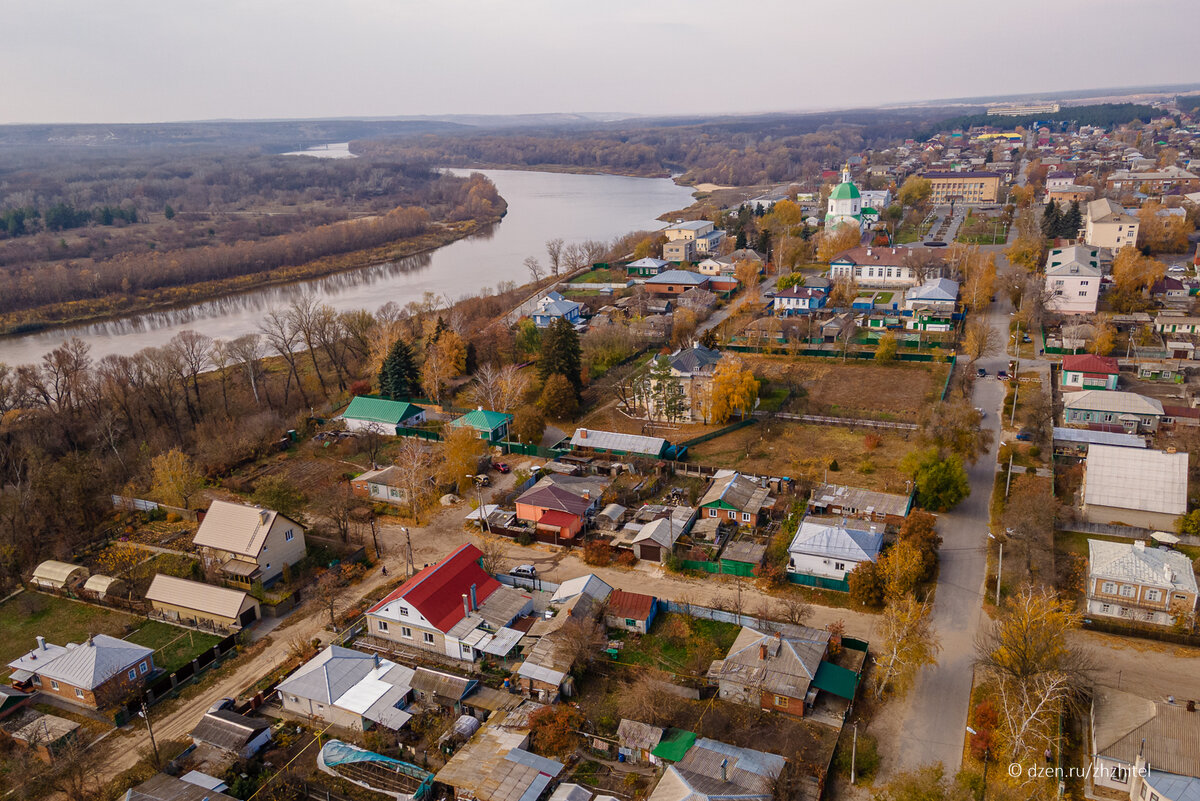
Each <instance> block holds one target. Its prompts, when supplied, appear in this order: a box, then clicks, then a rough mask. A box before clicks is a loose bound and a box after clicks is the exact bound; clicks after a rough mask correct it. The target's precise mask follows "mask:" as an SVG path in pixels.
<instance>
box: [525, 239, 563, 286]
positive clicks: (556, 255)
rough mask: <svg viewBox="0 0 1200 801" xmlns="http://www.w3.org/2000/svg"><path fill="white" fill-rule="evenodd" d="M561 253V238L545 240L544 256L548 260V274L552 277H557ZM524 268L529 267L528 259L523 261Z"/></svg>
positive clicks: (560, 263) (560, 265)
mask: <svg viewBox="0 0 1200 801" xmlns="http://www.w3.org/2000/svg"><path fill="white" fill-rule="evenodd" d="M562 252H563V240H562V237H556V238H554V239H547V240H546V256H547V257H548V258H549V259H550V272H551V273H553V274H554V275H558V271H559V269H560V268H561V267H562ZM530 258H532V256H531V257H530ZM525 266H527V267H528V266H529V259H526V260H525ZM535 280H536V279H535Z"/></svg>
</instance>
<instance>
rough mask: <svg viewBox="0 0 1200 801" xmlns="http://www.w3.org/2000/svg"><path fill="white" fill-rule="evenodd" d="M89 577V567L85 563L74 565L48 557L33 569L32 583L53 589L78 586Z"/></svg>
mask: <svg viewBox="0 0 1200 801" xmlns="http://www.w3.org/2000/svg"><path fill="white" fill-rule="evenodd" d="M87 577H88V569H87V568H86V567H84V566H83V565H73V564H71V563H70V562H57V561H55V560H53V559H47V560H46V561H45V562H42V563H41V564H40V565H38V566H37V567H35V568H34V569H33V577H32V578H31V579H30V583H32V584H33V585H35V586H37V587H45V588H46V589H51V590H61V589H66V588H74V587H78V586H79V585H80V584H82V583H83V582H84V580H85V579H86V578H87Z"/></svg>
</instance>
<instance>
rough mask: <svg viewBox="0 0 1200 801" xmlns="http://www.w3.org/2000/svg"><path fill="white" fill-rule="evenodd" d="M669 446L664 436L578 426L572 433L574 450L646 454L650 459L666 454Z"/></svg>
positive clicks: (625, 454)
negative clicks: (623, 432)
mask: <svg viewBox="0 0 1200 801" xmlns="http://www.w3.org/2000/svg"><path fill="white" fill-rule="evenodd" d="M669 447H670V446H669V443H668V442H667V441H666V440H665V439H663V438H662V437H643V436H640V435H638V434H622V433H619V432H616V431H597V430H596V429H594V428H577V429H575V433H574V434H572V435H571V449H572V450H578V451H584V452H593V453H606V454H611V455H613V456H645V457H648V458H650V459H661V458H663V457H664V456H665V455H666V452H667V449H668V448H669Z"/></svg>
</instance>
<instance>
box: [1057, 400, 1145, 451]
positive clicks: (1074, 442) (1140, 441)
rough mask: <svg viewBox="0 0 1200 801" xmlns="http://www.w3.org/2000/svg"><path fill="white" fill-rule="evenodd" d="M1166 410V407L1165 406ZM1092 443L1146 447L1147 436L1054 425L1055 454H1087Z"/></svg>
mask: <svg viewBox="0 0 1200 801" xmlns="http://www.w3.org/2000/svg"><path fill="white" fill-rule="evenodd" d="M1163 411H1164V412H1165V411H1166V407H1165V406H1164V407H1163ZM1092 445H1113V446H1115V447H1118V448H1145V447H1146V438H1145V437H1142V436H1138V435H1137V434H1118V433H1116V432H1115V431H1091V430H1087V429H1080V428H1059V427H1058V426H1055V427H1054V455H1055V456H1075V457H1079V458H1082V457H1084V456H1087V452H1088V448H1089V447H1090V446H1092Z"/></svg>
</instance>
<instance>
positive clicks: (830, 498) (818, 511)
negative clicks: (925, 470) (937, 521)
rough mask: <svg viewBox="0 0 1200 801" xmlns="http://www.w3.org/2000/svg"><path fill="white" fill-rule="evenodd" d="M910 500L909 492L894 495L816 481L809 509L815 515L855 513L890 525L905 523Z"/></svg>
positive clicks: (851, 515) (846, 514) (840, 515)
mask: <svg viewBox="0 0 1200 801" xmlns="http://www.w3.org/2000/svg"><path fill="white" fill-rule="evenodd" d="M912 504H913V495H912V493H909V494H908V495H894V494H890V493H887V492H876V491H874V490H867V489H860V488H858V487H848V486H846V485H844V484H817V485H815V486H814V487H813V489H812V495H811V497H810V498H809V499H808V509H809V511H810V513H811V514H814V515H835V516H838V517H854V518H861V519H863V520H871V521H874V522H876V523H884V524H887V525H892V526H898V525H901V524H902V523H904V520H905V518H907V517H908V513H909V512H911V511H912Z"/></svg>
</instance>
